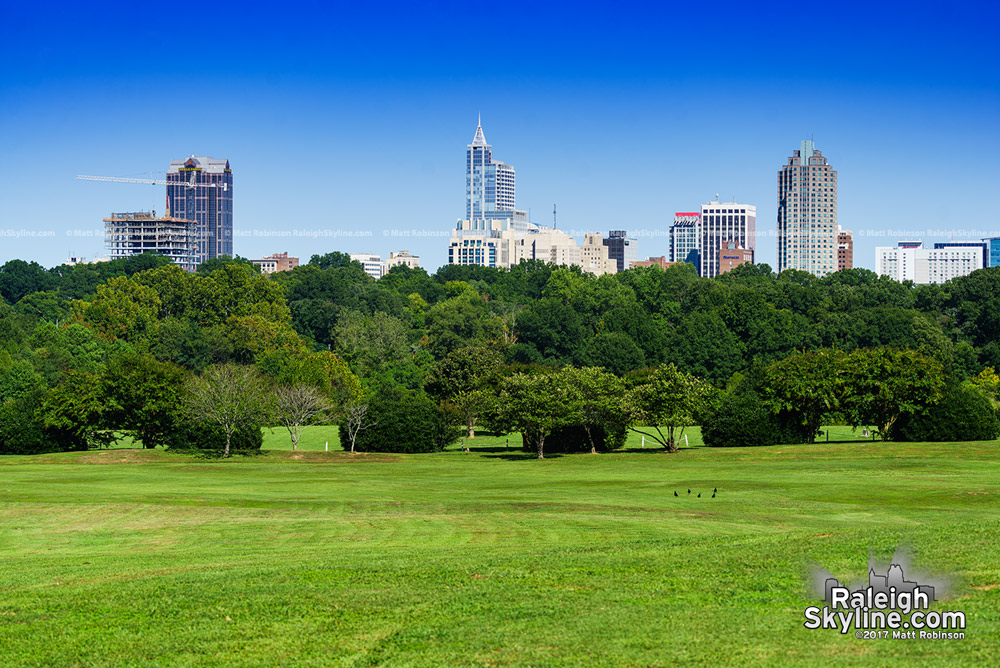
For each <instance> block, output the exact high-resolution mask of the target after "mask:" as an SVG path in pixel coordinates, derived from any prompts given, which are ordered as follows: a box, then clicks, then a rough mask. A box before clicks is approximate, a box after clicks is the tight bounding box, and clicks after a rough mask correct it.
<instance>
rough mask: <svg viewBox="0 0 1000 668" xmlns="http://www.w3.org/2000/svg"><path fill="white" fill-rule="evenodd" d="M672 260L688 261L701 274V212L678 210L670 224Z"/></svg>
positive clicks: (669, 258) (670, 254) (670, 257)
mask: <svg viewBox="0 0 1000 668" xmlns="http://www.w3.org/2000/svg"><path fill="white" fill-rule="evenodd" d="M669 250H670V253H669V254H668V256H667V259H668V260H669V261H670V262H688V263H690V264H693V265H694V268H695V270H696V271H697V272H698V273H699V274H701V212H699V211H687V212H685V211H678V212H677V213H675V214H674V224H673V225H671V226H670V249H669Z"/></svg>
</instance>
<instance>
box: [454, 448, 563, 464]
mask: <svg viewBox="0 0 1000 668" xmlns="http://www.w3.org/2000/svg"><path fill="white" fill-rule="evenodd" d="M484 450H492V448H484ZM473 452H475V451H474V450H473ZM477 454H480V453H477ZM565 454H566V453H563V452H553V453H551V454H549V453H545V459H558V458H560V457H562V456H564V455H565ZM481 456H483V457H486V458H488V459H505V460H507V461H511V462H516V461H523V460H528V459H538V453H537V452H517V451H514V450H511V451H510V452H504V451H503V449H502V448H501V449H500V450H499V452H498V453H497V454H482V455H481Z"/></svg>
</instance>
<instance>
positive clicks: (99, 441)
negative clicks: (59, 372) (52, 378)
mask: <svg viewBox="0 0 1000 668" xmlns="http://www.w3.org/2000/svg"><path fill="white" fill-rule="evenodd" d="M108 409H109V407H108V405H107V402H106V397H105V396H104V385H103V383H102V381H101V378H100V377H99V376H98V375H96V374H91V373H87V372H84V371H70V372H69V373H67V374H66V376H65V377H64V378H63V381H62V383H61V384H59V385H57V386H55V387H53V388H52V389H51V390H49V392H48V394H46V395H45V398H44V399H43V400H42V405H41V409H40V410H41V414H42V416H43V422H44V425H45V427H46V428H47V429H51V430H54V431H55V432H57V433H58V434H59V435H60V436H61V437H62V438H64V439H66V440H67V441H68V442H71V443H72V444H73V446H72V447H73V448H74V449H87V448H93V447H105V446H108V445H110V444H111V443H114V442H115V441H116V440H117V435H116V434H115V433H114V432H113V431H111V430H109V429H108V428H107V422H106V420H105V415H106V413H107V411H108Z"/></svg>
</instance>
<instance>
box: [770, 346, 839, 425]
mask: <svg viewBox="0 0 1000 668" xmlns="http://www.w3.org/2000/svg"><path fill="white" fill-rule="evenodd" d="M847 365H848V362H847V355H846V354H845V353H843V352H841V351H839V350H816V351H810V352H803V353H796V354H793V355H789V356H788V357H786V358H785V359H783V360H781V361H778V362H775V363H774V364H772V365H771V366H770V367H769V368H768V369H767V371H766V373H765V381H764V384H763V388H762V389H763V392H764V399H765V401H766V402H767V404H769V406H770V407H771V410H772V411H773V412H774V413H775V414H779V413H785V414H787V415H789V416H792V418H793V419H794V420H796V421H797V422H798V423H800V424H801V425H802V426H803V428H804V431H805V434H806V437H807V439H808V441H809V443H812V442H814V441H815V440H816V434H817V433H819V430H820V427H822V426H823V424H824V423H825V422H828V421H829V420H831V419H832V418H834V417H835V416H837V415H838V414H839V413H840V411H841V402H842V399H843V397H844V396H845V393H846V387H847V383H848V378H847V373H848V368H847Z"/></svg>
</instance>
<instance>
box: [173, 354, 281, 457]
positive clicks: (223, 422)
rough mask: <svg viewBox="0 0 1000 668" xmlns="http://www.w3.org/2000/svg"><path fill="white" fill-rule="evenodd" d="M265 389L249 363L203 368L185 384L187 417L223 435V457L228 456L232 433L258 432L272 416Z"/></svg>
mask: <svg viewBox="0 0 1000 668" xmlns="http://www.w3.org/2000/svg"><path fill="white" fill-rule="evenodd" d="M268 399H269V397H268V392H267V389H266V387H265V384H264V382H263V380H262V379H261V377H260V375H259V374H258V373H257V370H256V369H255V368H254V367H251V366H241V365H238V364H221V365H218V366H213V367H209V368H207V369H205V371H204V373H202V374H201V376H194V377H192V378H191V379H190V380H189V381H188V383H187V391H186V393H185V396H184V406H185V408H186V410H187V413H188V415H189V417H190V419H191V420H192V421H193V422H195V423H203V424H206V425H211V426H214V427H216V428H218V429H219V430H220V431H221V432H222V434H223V435H224V436H225V448H224V450H223V454H222V456H223V457H229V453H230V446H231V444H232V439H233V435H234V434H235V433H237V432H240V431H244V430H245V431H250V430H256V431H258V432H259V431H260V426H259V425H261V424H262V423H264V422H265V421H267V419H268V417H269V416H270V415H271V406H270V405H269V401H268Z"/></svg>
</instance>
